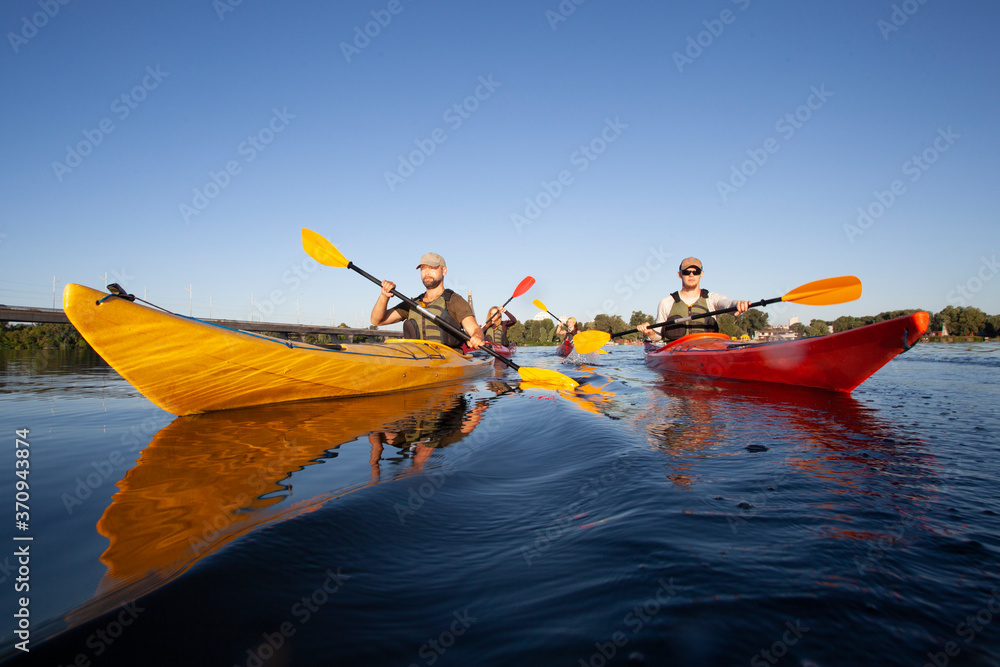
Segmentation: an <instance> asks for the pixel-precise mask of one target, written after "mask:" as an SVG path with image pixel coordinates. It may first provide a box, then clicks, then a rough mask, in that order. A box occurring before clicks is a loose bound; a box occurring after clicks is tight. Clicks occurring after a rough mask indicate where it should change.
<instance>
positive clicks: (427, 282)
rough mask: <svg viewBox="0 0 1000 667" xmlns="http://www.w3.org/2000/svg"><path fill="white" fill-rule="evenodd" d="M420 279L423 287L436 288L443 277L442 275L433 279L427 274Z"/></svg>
mask: <svg viewBox="0 0 1000 667" xmlns="http://www.w3.org/2000/svg"><path fill="white" fill-rule="evenodd" d="M422 281H423V283H424V287H426V288H427V289H436V288H437V286H438V285H440V284H441V282H442V281H444V277H443V276H442V277H441V278H437V279H435V278H433V277H431V276H427V277H426V278H423V279H422Z"/></svg>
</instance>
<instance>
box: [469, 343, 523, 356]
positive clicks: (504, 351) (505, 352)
mask: <svg viewBox="0 0 1000 667" xmlns="http://www.w3.org/2000/svg"><path fill="white" fill-rule="evenodd" d="M486 346H488V347H490V348H491V349H492V350H493V351H494V352H496V353H497V354H499V355H500V356H501V357H503V358H504V359H510V358H511V357H513V356H514V353H515V352H517V345H513V344H511V345H499V344H497V343H491V342H487V343H486ZM462 352H463V353H465V354H470V353H471V352H473V349H472V348H471V347H469V346H468V345H462Z"/></svg>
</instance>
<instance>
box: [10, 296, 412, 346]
mask: <svg viewBox="0 0 1000 667" xmlns="http://www.w3.org/2000/svg"><path fill="white" fill-rule="evenodd" d="M201 321H202V322H211V323H212V324H218V325H221V326H224V327H229V328H230V329H241V330H243V331H264V332H270V333H280V334H283V335H284V337H285V338H292V337H298V338H299V339H302V338H303V337H304V336H305V335H307V334H312V335H318V334H328V335H330V336H346V337H347V342H348V343H353V342H354V337H355V336H368V337H372V336H377V337H380V338H392V337H398V338H402V336H403V332H402V331H392V330H386V329H378V330H375V329H354V328H351V327H324V326H320V325H317V324H283V323H280V322H247V321H245V320H210V319H201ZM0 322H26V323H39V324H42V323H55V324H69V323H70V322H69V318H68V317H66V313H64V312H63V309H62V308H28V307H24V306H4V305H0Z"/></svg>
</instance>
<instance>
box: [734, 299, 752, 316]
mask: <svg viewBox="0 0 1000 667" xmlns="http://www.w3.org/2000/svg"><path fill="white" fill-rule="evenodd" d="M748 310H750V302H749V301H737V302H736V314H737V315H742V314H743V313H745V312H747V311H748Z"/></svg>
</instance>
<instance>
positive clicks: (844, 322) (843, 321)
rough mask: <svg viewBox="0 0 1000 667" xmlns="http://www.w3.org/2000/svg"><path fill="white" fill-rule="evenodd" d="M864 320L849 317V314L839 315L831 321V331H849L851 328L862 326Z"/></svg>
mask: <svg viewBox="0 0 1000 667" xmlns="http://www.w3.org/2000/svg"><path fill="white" fill-rule="evenodd" d="M863 325H864V322H862V321H861V320H859V319H858V318H856V317H851V316H850V315H841V316H840V317H838V318H837V319H835V320H834V321H833V333H840V332H841V331H850V330H851V329H856V328H858V327H860V326H863Z"/></svg>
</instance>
